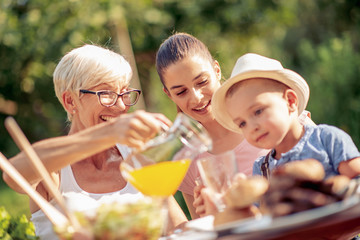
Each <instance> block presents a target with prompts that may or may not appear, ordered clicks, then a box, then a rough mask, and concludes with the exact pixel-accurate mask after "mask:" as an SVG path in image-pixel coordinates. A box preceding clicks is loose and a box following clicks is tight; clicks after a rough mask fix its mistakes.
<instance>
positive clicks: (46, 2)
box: [0, 0, 360, 214]
mask: <svg viewBox="0 0 360 240" xmlns="http://www.w3.org/2000/svg"><path fill="white" fill-rule="evenodd" d="M0 9H1V10H0V110H1V109H4V107H5V106H6V105H8V104H9V102H8V101H9V100H10V101H13V102H15V103H16V105H17V111H16V112H15V113H13V115H14V117H15V119H16V121H17V122H18V123H19V125H20V126H21V128H22V129H23V131H24V132H25V134H26V136H27V137H28V138H29V140H30V141H31V142H35V141H38V140H41V139H44V138H48V137H53V136H59V135H64V134H66V132H67V125H66V114H65V112H64V111H63V110H62V108H61V105H60V104H59V103H58V101H57V99H56V97H55V93H54V91H53V86H52V72H53V70H54V68H55V66H56V64H57V62H58V61H59V60H60V58H61V57H62V56H63V55H64V54H65V53H66V52H67V51H69V50H71V49H72V48H74V47H78V46H81V45H82V44H84V43H96V44H99V45H102V46H106V47H109V48H111V49H113V50H115V51H117V52H119V49H120V48H119V46H118V45H117V41H116V32H115V27H114V26H115V25H118V24H119V22H120V21H121V19H126V21H127V25H128V29H129V33H130V37H131V43H132V47H133V51H134V53H135V58H136V63H137V68H138V71H139V76H140V80H141V85H142V89H143V93H144V97H145V102H146V105H147V110H148V111H152V112H162V113H164V114H165V115H167V116H168V117H169V118H170V119H173V117H174V116H175V114H176V109H175V106H174V104H173V103H172V102H170V101H169V100H168V99H167V97H166V96H165V94H163V93H162V88H161V84H160V81H159V79H158V76H157V74H156V70H155V67H154V61H155V54H156V50H157V49H158V47H159V45H160V44H161V42H162V41H163V40H164V39H166V38H167V37H168V36H169V35H171V34H172V33H174V32H188V33H191V34H193V35H195V36H196V37H198V38H199V39H200V40H202V41H203V42H204V43H205V44H206V45H207V46H208V47H209V49H210V51H211V52H212V54H213V55H214V57H215V58H216V59H217V60H218V61H219V63H220V65H221V67H222V71H223V76H224V78H227V77H229V76H230V73H231V69H232V67H233V65H234V63H235V61H236V59H237V58H238V57H239V56H241V55H242V54H244V53H246V52H255V53H259V54H263V55H265V56H268V57H272V58H275V59H278V60H280V61H281V62H282V63H283V65H284V66H285V67H286V68H289V69H292V70H295V71H296V72H298V73H300V74H301V75H302V76H303V77H304V78H305V79H306V80H307V81H308V83H309V85H310V89H311V96H310V101H309V104H308V107H307V109H308V110H309V111H311V113H312V118H313V120H314V121H315V122H316V123H327V124H331V125H335V126H338V127H340V128H342V129H344V130H345V131H347V132H348V133H349V134H350V135H351V136H352V137H353V139H354V142H355V143H356V145H357V146H360V139H359V134H360V124H359V122H360V81H359V76H360V67H359V65H360V53H359V47H360V46H359V44H360V43H359V40H358V39H360V1H359V0H336V1H335V0H318V1H307V0H292V1H287V0H272V1H270V0H263V1H260V0H258V1H256V0H255V1H251V0H222V1H220V0H198V1H192V0H182V1H176V0H154V1H150V0H137V1H133V0H122V1H116V0H64V1H51V0H31V1H29V0H15V1H14V0H2V1H1V2H0ZM125 57H127V56H125ZM5 101H7V102H5ZM8 115H9V113H7V112H6V111H2V112H0V122H1V124H0V151H1V152H2V153H3V154H4V155H5V156H7V157H8V158H10V157H12V156H13V155H15V154H16V153H17V152H18V149H17V147H16V146H15V144H14V142H13V141H12V140H11V138H10V136H9V134H8V133H7V131H6V130H5V128H4V126H3V124H2V123H3V122H4V119H5V118H6V117H7V116H8ZM10 195H11V194H10ZM0 196H1V197H0V205H2V204H5V205H7V204H8V208H11V209H10V212H11V211H12V208H13V205H12V204H10V203H4V201H5V200H4V199H7V198H8V196H9V194H8V191H7V190H6V185H4V184H1V185H0ZM16 199H19V197H18V196H16ZM11 202H12V201H11ZM24 211H25V212H26V211H28V210H27V209H26V207H25V208H24V209H21V210H20V212H24ZM12 213H13V214H17V213H15V212H12Z"/></svg>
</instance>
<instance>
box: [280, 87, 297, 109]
mask: <svg viewBox="0 0 360 240" xmlns="http://www.w3.org/2000/svg"><path fill="white" fill-rule="evenodd" d="M284 98H285V100H286V101H287V103H288V106H289V110H290V111H291V112H294V111H297V110H298V105H299V102H298V101H299V99H298V97H297V95H296V92H295V91H294V90H292V89H286V90H285V93H284Z"/></svg>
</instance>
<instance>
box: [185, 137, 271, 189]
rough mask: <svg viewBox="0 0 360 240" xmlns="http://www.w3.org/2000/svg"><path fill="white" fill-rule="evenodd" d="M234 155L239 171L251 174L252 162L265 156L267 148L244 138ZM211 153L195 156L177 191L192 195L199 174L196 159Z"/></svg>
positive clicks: (247, 174)
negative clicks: (256, 145) (258, 146)
mask: <svg viewBox="0 0 360 240" xmlns="http://www.w3.org/2000/svg"><path fill="white" fill-rule="evenodd" d="M233 151H234V152H235V155H236V161H237V165H238V170H239V172H242V173H244V174H245V175H246V176H251V175H252V169H253V164H254V162H255V160H256V159H257V158H258V157H261V156H265V155H266V154H267V153H268V152H269V150H264V149H260V148H257V147H254V146H252V145H251V144H249V143H248V142H247V141H246V140H243V141H242V142H241V143H240V144H239V145H237V146H236V148H235V149H233ZM211 155H212V154H210V153H208V152H204V153H202V154H199V155H198V156H196V157H195V158H194V159H193V161H192V162H191V165H190V167H189V170H188V172H187V173H186V176H185V178H184V180H183V182H182V183H181V185H180V187H179V191H181V192H183V193H186V194H189V195H194V191H193V189H194V187H195V186H196V184H195V179H196V178H198V177H199V176H200V173H199V170H198V167H197V165H196V161H197V160H198V159H201V158H204V157H206V156H211Z"/></svg>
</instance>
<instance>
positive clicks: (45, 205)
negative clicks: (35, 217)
mask: <svg viewBox="0 0 360 240" xmlns="http://www.w3.org/2000/svg"><path fill="white" fill-rule="evenodd" d="M0 167H1V169H2V170H3V171H4V172H6V173H7V174H8V175H9V176H10V177H11V178H12V179H13V180H14V181H15V182H16V183H17V184H18V185H19V186H20V187H21V188H22V189H23V190H24V192H25V193H26V194H27V195H29V197H30V198H31V199H32V200H33V201H34V202H35V203H36V204H37V205H38V206H39V207H40V208H41V209H42V210H43V212H44V213H45V215H46V216H47V217H48V218H49V220H50V221H51V222H52V223H53V224H54V225H55V226H57V227H63V226H66V225H68V224H69V220H68V218H67V217H65V216H64V215H63V214H62V213H61V212H60V211H59V210H57V209H56V208H55V207H54V206H53V205H51V204H50V203H49V202H48V201H46V200H45V199H44V198H43V197H42V196H41V195H40V194H39V193H38V192H37V191H35V190H34V189H33V188H32V187H31V185H30V184H29V183H28V182H27V181H26V180H25V178H24V177H23V176H22V175H21V174H20V173H19V172H18V171H17V170H16V168H14V167H13V165H11V164H10V162H9V161H8V160H7V159H6V157H5V156H4V155H3V154H2V153H1V152H0Z"/></svg>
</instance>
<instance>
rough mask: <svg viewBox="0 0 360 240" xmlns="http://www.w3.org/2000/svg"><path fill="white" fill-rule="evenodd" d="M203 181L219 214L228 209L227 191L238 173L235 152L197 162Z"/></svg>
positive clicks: (208, 157)
mask: <svg viewBox="0 0 360 240" xmlns="http://www.w3.org/2000/svg"><path fill="white" fill-rule="evenodd" d="M196 164H197V166H198V169H199V172H200V177H201V181H202V182H203V184H204V186H205V187H207V188H208V189H209V190H210V191H209V194H211V199H212V200H213V203H214V204H215V206H216V207H217V210H218V211H219V212H221V211H224V209H225V208H226V204H225V201H224V199H223V197H224V194H225V192H226V190H227V189H228V188H229V187H230V186H231V184H232V183H233V181H234V178H235V176H236V174H237V172H238V167H237V163H236V157H235V153H234V151H227V152H225V153H221V154H218V155H210V156H207V157H204V158H201V159H199V160H197V162H196Z"/></svg>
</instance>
